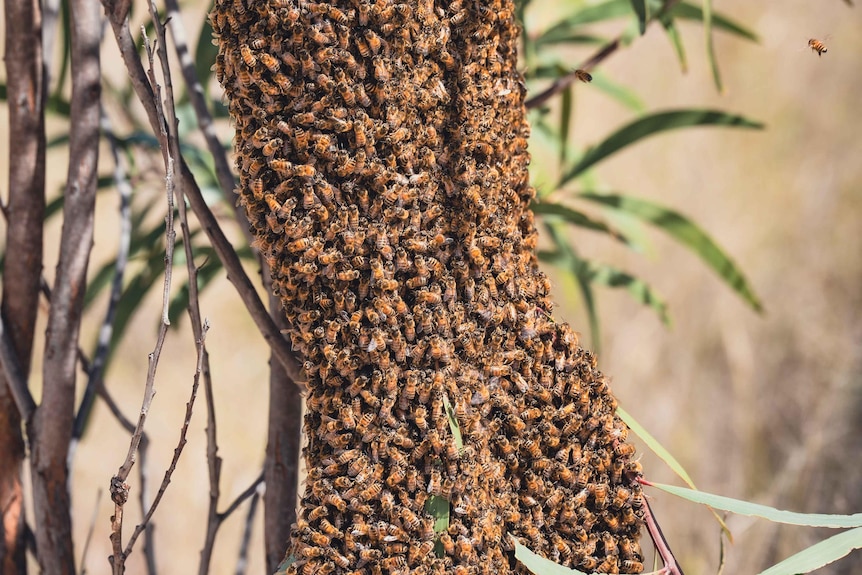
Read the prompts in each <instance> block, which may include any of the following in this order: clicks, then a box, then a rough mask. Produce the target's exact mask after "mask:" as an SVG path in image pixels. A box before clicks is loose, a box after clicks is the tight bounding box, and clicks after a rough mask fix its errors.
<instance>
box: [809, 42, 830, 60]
mask: <svg viewBox="0 0 862 575" xmlns="http://www.w3.org/2000/svg"><path fill="white" fill-rule="evenodd" d="M808 47H809V48H811V49H812V50H813V51H815V52H817V56H818V57H819V56H822V55H823V54H825V53H826V52H828V50H827V49H826V44H824V43H823V42H821V41H820V40H818V39H817V38H811V39H810V40H809V41H808Z"/></svg>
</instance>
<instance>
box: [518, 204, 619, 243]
mask: <svg viewBox="0 0 862 575" xmlns="http://www.w3.org/2000/svg"><path fill="white" fill-rule="evenodd" d="M530 207H531V208H532V210H533V212H535V213H536V214H540V215H553V216H559V217H561V218H563V219H564V220H565V221H567V222H568V223H570V224H572V225H575V226H578V227H581V228H586V229H588V230H593V231H596V232H602V233H605V234H608V235H609V236H611V237H612V238H614V239H615V240H618V241H620V242H622V243H624V244H629V240H628V238H627V237H625V236H624V235H623V234H622V233H621V232H619V231H617V230H615V229H614V228H612V227H610V226H609V225H608V224H606V223H605V222H603V221H601V220H596V219H593V218H591V217H590V216H588V215H586V214H584V213H583V212H579V211H578V210H575V209H573V208H570V207H568V206H564V205H562V204H557V203H554V202H550V201H538V200H534V201H533V203H532V205H531V206H530Z"/></svg>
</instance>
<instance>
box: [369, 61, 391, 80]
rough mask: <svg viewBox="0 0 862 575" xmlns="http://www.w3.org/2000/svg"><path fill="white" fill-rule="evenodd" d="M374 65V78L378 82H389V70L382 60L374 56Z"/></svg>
mask: <svg viewBox="0 0 862 575" xmlns="http://www.w3.org/2000/svg"><path fill="white" fill-rule="evenodd" d="M372 63H373V65H374V77H375V78H376V79H377V81H378V82H386V81H388V80H389V77H390V76H389V68H388V67H387V66H386V62H384V61H383V58H381V57H379V56H375V57H374V60H373V61H372Z"/></svg>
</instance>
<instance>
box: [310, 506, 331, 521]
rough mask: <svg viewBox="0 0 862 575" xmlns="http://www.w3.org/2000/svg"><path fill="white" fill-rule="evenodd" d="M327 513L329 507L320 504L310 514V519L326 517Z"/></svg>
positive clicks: (315, 519)
mask: <svg viewBox="0 0 862 575" xmlns="http://www.w3.org/2000/svg"><path fill="white" fill-rule="evenodd" d="M327 515H329V509H328V508H327V507H326V505H318V506H317V507H315V508H314V509H312V510H311V512H310V513H309V514H308V520H309V521H317V520H318V519H321V518H323V517H326V516H327Z"/></svg>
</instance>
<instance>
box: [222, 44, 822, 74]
mask: <svg viewBox="0 0 862 575" xmlns="http://www.w3.org/2000/svg"><path fill="white" fill-rule="evenodd" d="M809 44H810V42H809ZM239 53H240V55H241V56H242V60H243V62H245V65H246V66H248V67H249V68H254V67H255V66H256V65H257V57H256V56H255V55H254V52H252V51H251V48H249V47H248V46H247V45H246V44H243V45H242V46H240V47H239Z"/></svg>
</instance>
